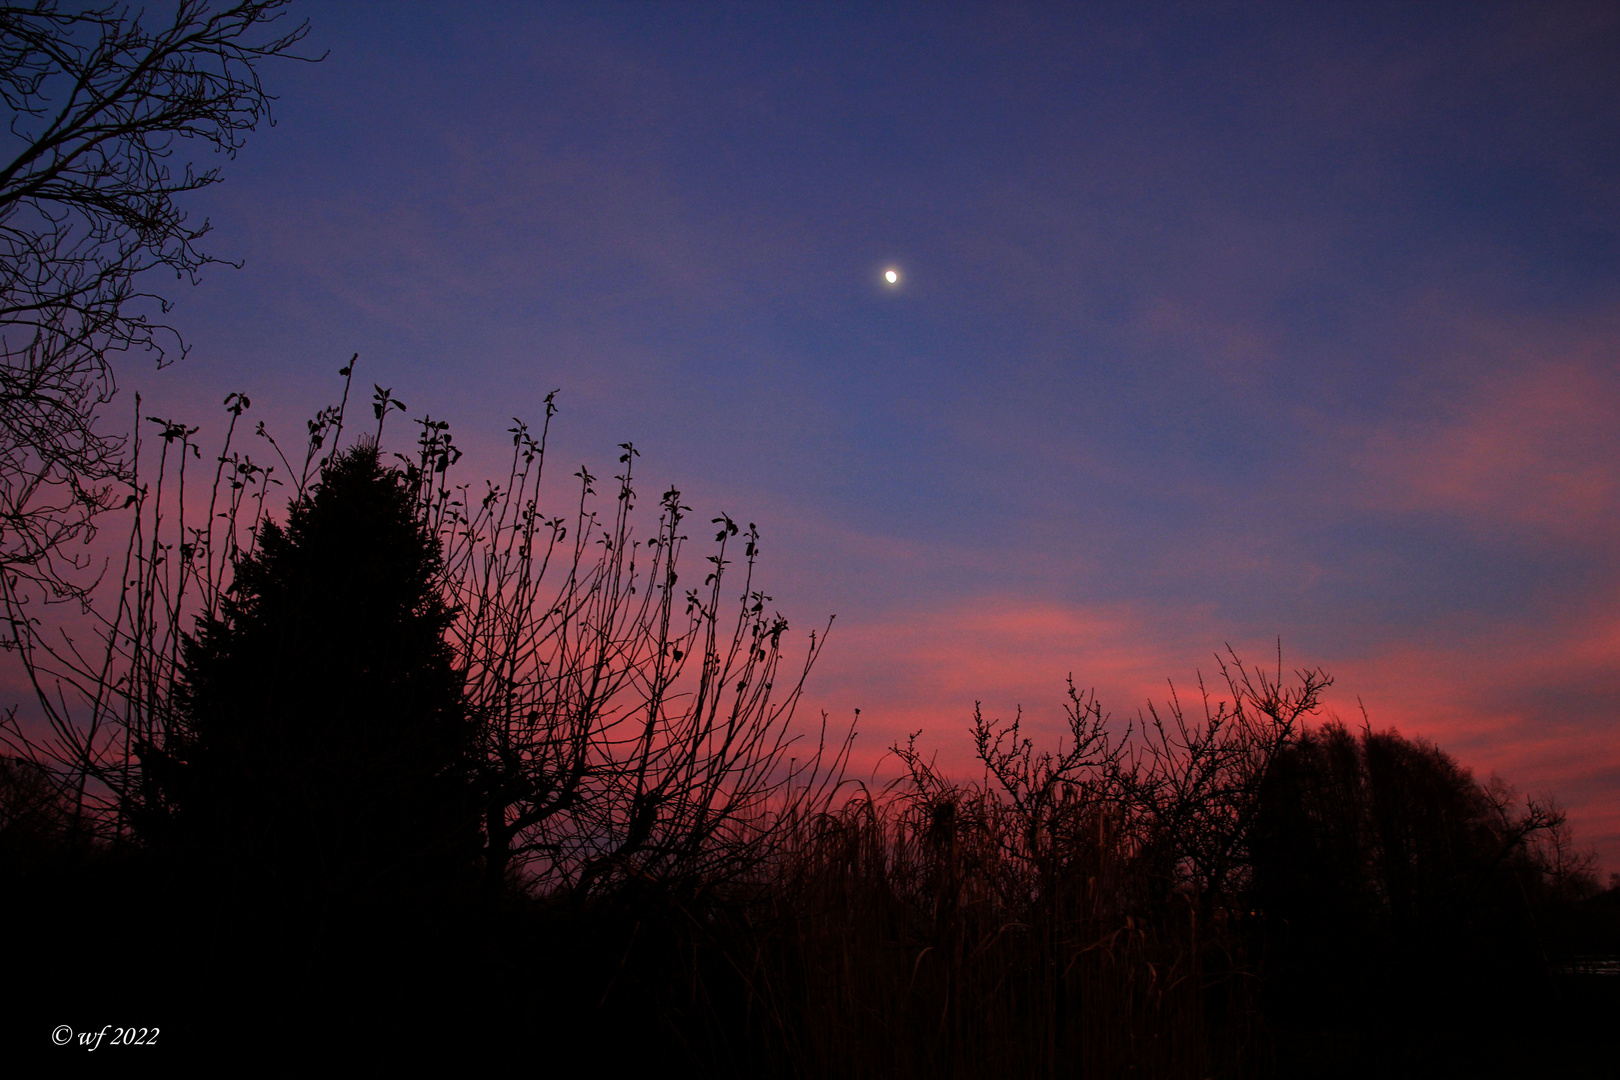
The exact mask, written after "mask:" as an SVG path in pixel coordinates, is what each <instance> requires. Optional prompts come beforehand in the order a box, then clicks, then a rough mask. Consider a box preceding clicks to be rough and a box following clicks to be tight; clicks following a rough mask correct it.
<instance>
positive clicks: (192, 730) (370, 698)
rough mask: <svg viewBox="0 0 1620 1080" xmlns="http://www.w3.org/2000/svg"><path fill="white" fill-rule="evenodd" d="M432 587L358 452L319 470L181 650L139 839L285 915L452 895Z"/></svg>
mask: <svg viewBox="0 0 1620 1080" xmlns="http://www.w3.org/2000/svg"><path fill="white" fill-rule="evenodd" d="M439 573H440V565H439V552H438V545H437V542H436V541H435V539H434V538H433V537H432V536H431V535H429V534H428V533H427V532H426V531H425V530H424V529H423V528H422V527H421V526H420V524H419V523H418V521H417V518H416V517H415V515H414V513H413V509H412V503H411V493H410V491H409V490H408V489H407V487H406V485H405V484H404V482H403V478H402V476H401V475H400V474H399V473H398V472H397V471H395V470H391V469H386V468H384V467H383V466H382V465H381V464H380V462H379V460H378V452H377V448H376V445H375V444H374V443H362V444H361V445H359V446H356V447H354V448H353V449H350V450H347V451H345V452H343V453H341V454H338V455H336V456H335V457H334V458H333V459H332V460H331V461H330V462H329V463H328V464H327V466H326V468H325V469H324V470H323V472H322V475H321V478H320V482H319V483H318V484H316V485H315V486H313V487H312V488H311V489H310V490H309V492H308V493H307V494H306V495H305V496H304V497H302V498H300V499H298V500H297V501H295V502H294V503H293V505H292V506H291V508H290V509H289V512H288V517H287V524H286V525H285V527H283V526H279V525H277V524H276V523H275V522H273V521H267V522H266V523H265V524H264V525H263V527H262V530H261V533H260V536H259V544H258V547H257V550H256V551H255V552H254V553H253V554H251V555H249V556H246V557H244V558H243V559H241V560H240V561H239V562H238V564H237V566H236V570H235V584H234V586H233V587H232V589H231V591H230V593H229V595H228V596H227V597H226V598H225V600H224V603H223V605H222V607H221V610H220V612H219V614H218V615H217V616H213V617H206V618H203V619H200V620H199V622H198V629H197V633H196V634H195V636H191V637H188V638H187V639H186V640H185V642H184V675H183V679H182V682H181V685H180V686H179V688H178V693H177V695H176V697H177V702H176V703H177V710H176V712H177V720H178V724H177V730H176V731H175V732H173V733H172V734H171V736H170V739H169V741H168V745H167V746H166V747H165V748H164V750H162V751H158V750H155V749H152V748H149V747H148V748H144V749H145V750H146V754H145V758H146V760H145V761H144V762H143V764H144V765H145V766H146V773H147V776H148V779H149V781H150V785H149V793H148V798H147V805H146V807H145V808H144V809H145V810H146V812H147V814H148V815H149V818H148V821H147V822H146V825H147V830H148V832H149V833H155V834H156V835H157V836H159V837H166V838H167V839H169V840H171V841H174V842H178V843H179V844H180V845H181V846H182V847H183V848H184V849H185V851H186V853H187V854H188V855H189V856H192V857H195V858H200V859H201V860H202V862H203V864H204V865H207V866H209V867H212V868H220V867H227V866H228V867H231V868H233V869H234V871H236V872H238V873H247V874H251V875H252V876H254V877H255V878H258V879H260V880H262V881H264V882H266V883H267V884H269V885H270V887H271V889H272V890H274V891H279V892H281V893H282V894H283V895H284V896H286V897H287V898H296V897H298V896H299V895H300V894H302V896H303V899H306V900H320V899H322V897H321V895H320V894H322V893H325V894H326V895H325V897H324V899H325V900H336V901H340V902H342V901H362V900H365V899H368V898H375V897H379V896H382V895H385V894H390V895H395V896H398V897H400V898H409V897H412V896H414V895H419V894H421V893H422V892H423V890H432V889H435V888H437V887H441V886H444V885H445V884H447V883H453V882H456V881H458V880H459V879H461V878H463V877H465V876H466V874H467V873H468V872H469V871H470V870H471V867H472V863H473V860H474V859H475V858H476V854H477V850H478V845H479V837H478V826H477V818H476V814H477V803H476V798H475V795H474V792H473V789H472V786H471V780H470V768H469V756H468V751H469V746H470V739H471V735H472V731H471V727H470V725H469V723H468V721H467V719H466V714H465V710H464V708H463V706H462V699H461V686H460V680H459V677H458V674H457V672H456V670H455V668H454V666H453V663H452V654H451V651H450V648H449V646H447V645H446V643H445V631H446V629H447V628H448V626H449V625H450V622H451V618H452V612H451V611H450V609H449V608H448V607H447V606H446V604H445V603H444V601H443V599H442V598H441V597H440V595H439V593H438V591H437V586H438V582H439Z"/></svg>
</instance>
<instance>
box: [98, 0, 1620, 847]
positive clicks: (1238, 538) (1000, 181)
mask: <svg viewBox="0 0 1620 1080" xmlns="http://www.w3.org/2000/svg"><path fill="white" fill-rule="evenodd" d="M300 14H308V16H309V17H310V18H311V20H312V23H313V35H312V38H311V43H312V45H313V47H314V49H315V50H316V51H321V50H327V49H329V50H330V56H329V58H328V59H327V60H326V61H325V62H324V63H321V64H318V65H291V64H286V65H278V66H274V67H270V68H268V69H266V71H265V72H264V75H265V79H266V83H267V85H268V86H269V87H270V88H271V90H272V91H273V92H276V93H278V94H279V95H280V98H281V100H280V102H279V104H278V109H277V119H278V121H279V123H278V126H277V127H275V128H274V129H270V128H263V129H261V130H260V131H259V132H258V133H257V134H256V135H255V136H254V137H253V138H252V140H251V141H250V143H249V146H248V148H247V150H246V151H245V152H244V154H243V155H242V156H241V157H240V158H239V159H238V160H237V161H236V162H234V163H232V164H230V165H229V166H228V168H227V174H226V175H227V181H226V183H225V184H223V185H221V186H219V187H217V188H214V189H212V190H211V191H209V192H207V193H206V197H205V198H202V199H198V200H196V201H195V202H194V203H193V204H192V205H193V206H194V207H195V208H196V213H197V214H198V215H199V216H203V215H206V216H208V217H209V218H211V219H212V221H213V224H214V229H215V231H214V234H213V236H212V238H211V241H212V248H211V250H213V251H214V252H215V253H217V254H220V255H223V256H226V257H229V258H232V259H241V260H244V261H245V266H244V268H243V269H242V270H240V271H232V270H229V269H223V270H219V269H216V270H214V271H212V272H210V273H209V274H208V275H207V277H206V279H205V281H204V283H203V284H202V285H201V286H200V287H198V288H196V289H192V290H189V291H185V292H179V293H176V294H175V295H176V296H177V297H178V299H179V301H180V303H179V305H178V308H177V311H176V313H175V318H176V320H177V325H178V326H179V327H180V328H181V329H182V330H183V331H184V332H185V333H186V334H187V335H188V337H189V338H190V340H191V342H192V345H193V352H192V354H191V356H190V357H189V358H188V359H187V360H185V361H184V362H183V363H180V364H178V365H176V366H174V367H172V368H170V369H167V370H166V371H164V372H162V373H157V374H153V373H152V372H150V371H149V370H147V369H144V368H135V367H133V366H132V367H129V368H126V370H125V373H124V380H123V382H124V385H125V387H126V390H128V389H139V390H140V391H141V392H142V393H143V394H145V395H146V398H147V401H148V402H149V403H150V405H151V409H150V410H149V411H164V410H166V411H167V412H168V413H169V414H172V415H176V416H179V415H184V416H186V417H188V418H189V419H191V420H192V422H194V423H195V422H203V423H205V425H213V426H216V427H217V426H218V425H217V423H216V420H215V418H216V417H217V416H218V415H219V413H218V411H217V406H218V402H219V399H220V398H222V397H223V396H224V394H225V393H227V392H229V391H233V390H242V391H245V392H246V393H248V394H249V395H250V396H251V397H252V398H253V399H254V405H255V407H254V412H255V413H256V414H258V415H259V416H260V418H263V419H266V420H267V421H268V422H269V424H270V426H271V427H272V428H277V427H279V428H280V429H281V430H283V431H287V432H290V433H294V434H296V432H297V431H298V430H299V429H300V428H301V420H302V418H303V417H305V416H307V415H308V414H310V413H312V412H313V411H314V410H315V409H316V408H317V407H319V406H320V405H323V404H325V403H327V401H328V400H329V399H330V398H331V396H332V394H333V391H334V389H335V386H336V379H335V376H334V374H333V373H334V372H335V370H336V369H337V367H339V366H340V365H341V364H342V363H343V362H345V361H346V360H347V359H348V357H349V355H350V354H351V353H353V352H359V353H360V355H361V364H362V366H361V368H360V370H359V377H360V379H361V380H362V381H363V382H364V383H366V384H367V385H368V386H369V384H370V383H371V382H379V383H382V384H383V385H385V386H392V387H393V388H394V390H395V393H396V395H397V396H398V397H400V398H401V399H403V400H404V401H405V402H407V403H408V405H409V406H410V407H411V415H413V416H419V415H420V414H421V413H422V412H424V411H427V412H431V413H433V414H434V415H435V416H443V417H445V418H447V419H449V420H451V421H452V422H453V424H454V426H455V428H456V430H457V431H458V432H459V434H460V438H461V440H462V441H463V442H464V443H466V444H467V445H468V446H469V447H471V448H472V450H473V453H472V455H471V457H472V462H471V464H473V465H474V466H475V469H474V470H473V471H475V472H479V473H480V474H484V473H487V474H489V475H493V474H494V472H495V469H496V466H497V464H498V461H497V459H498V457H499V455H500V454H501V451H502V446H503V444H504V442H505V435H504V432H505V429H506V427H507V426H508V425H509V423H510V419H509V418H510V417H512V416H514V415H520V416H525V417H529V418H535V419H538V417H539V416H540V414H541V400H542V398H543V396H544V395H545V394H546V393H547V392H548V391H550V390H552V389H560V390H561V393H560V395H559V401H560V403H561V406H562V413H561V414H560V416H559V417H558V419H557V421H556V422H555V423H554V428H553V432H554V447H555V448H556V450H557V452H558V454H559V463H566V464H567V465H568V469H569V470H571V469H572V468H573V466H574V464H575V463H577V462H586V463H589V464H590V465H591V467H592V469H593V470H594V471H596V472H597V473H599V474H603V475H606V474H609V473H610V472H611V471H612V466H613V460H614V455H615V453H616V451H615V445H616V444H617V443H619V442H622V441H625V440H633V441H634V442H635V443H636V444H637V445H638V447H639V448H640V449H641V451H642V453H643V458H642V461H641V470H642V475H643V476H644V478H645V480H646V489H647V490H648V491H649V492H651V491H652V490H653V489H655V488H656V489H658V490H662V488H663V487H666V486H668V485H669V484H670V483H674V484H677V485H678V486H680V487H681V488H682V490H683V491H685V492H686V493H687V494H688V500H687V501H688V502H690V503H692V505H693V506H694V507H695V508H696V509H697V511H698V515H697V516H699V517H701V518H702V519H703V520H704V521H707V519H708V518H709V517H712V516H714V513H717V512H719V511H721V510H725V511H728V512H730V513H731V514H732V515H733V516H736V517H738V518H740V519H741V520H744V521H750V520H751V521H757V522H758V523H759V525H760V528H761V530H762V531H763V533H764V534H765V554H766V561H765V566H764V573H765V576H766V578H767V581H768V585H769V591H770V592H771V593H772V594H773V595H774V596H775V598H776V603H777V606H778V607H780V608H781V610H782V611H783V612H784V613H785V614H786V615H787V616H788V617H789V618H790V620H792V622H793V625H794V627H795V629H796V630H799V631H803V630H808V629H810V628H811V627H813V626H815V625H817V624H819V623H821V622H823V621H824V620H825V618H826V617H827V616H828V615H830V614H834V613H836V615H837V622H836V624H835V628H834V631H833V635H832V639H831V643H830V644H829V646H828V648H827V651H826V652H825V653H824V655H823V661H822V664H821V665H820V666H819V667H818V668H817V670H816V673H815V675H814V677H813V680H812V683H811V687H810V696H809V699H808V703H807V705H808V708H807V713H806V715H807V716H809V717H813V716H814V715H815V711H816V710H818V709H821V708H825V709H827V710H829V711H830V712H831V713H833V714H834V715H835V716H847V715H848V714H849V713H850V711H851V710H852V709H853V708H855V707H857V706H858V707H860V708H861V710H862V723H861V730H862V735H861V739H860V745H861V746H862V748H863V750H862V754H861V761H862V762H863V763H864V765H865V766H869V765H870V763H871V762H872V761H874V760H875V758H876V756H877V754H878V753H879V752H880V751H881V749H882V748H883V746H884V745H886V744H887V743H888V742H890V741H892V740H893V739H895V738H899V737H903V736H904V734H905V733H906V732H908V731H911V730H915V729H917V728H924V729H926V734H925V736H924V739H925V741H927V742H930V743H932V744H933V745H936V746H938V747H940V748H941V759H942V761H951V762H960V763H965V761H966V752H967V743H966V740H965V739H964V738H963V736H962V731H963V727H964V723H965V720H966V717H967V716H968V715H969V714H970V713H971V710H972V708H973V704H974V702H975V700H982V701H983V702H984V707H985V709H986V711H987V712H988V713H991V714H999V715H1008V714H1011V713H1012V712H1013V710H1014V709H1015V708H1016V707H1017V706H1019V705H1022V706H1023V708H1024V709H1025V711H1026V714H1028V716H1029V719H1030V721H1031V722H1033V723H1034V725H1035V727H1036V729H1037V730H1038V731H1046V732H1052V733H1055V732H1056V730H1057V729H1058V727H1059V722H1060V720H1061V713H1060V711H1059V703H1060V701H1061V700H1062V694H1063V688H1064V678H1065V676H1066V675H1068V674H1069V673H1070V672H1073V674H1074V677H1075V679H1076V681H1077V682H1078V683H1080V684H1081V685H1083V686H1089V685H1095V686H1096V687H1097V688H1098V690H1099V691H1100V693H1101V696H1102V698H1103V701H1104V704H1105V705H1106V706H1107V707H1108V708H1109V709H1110V711H1112V712H1113V713H1114V714H1115V715H1116V716H1119V717H1125V716H1130V715H1133V714H1134V713H1135V711H1136V710H1137V708H1138V707H1139V706H1140V705H1141V704H1142V703H1143V702H1144V701H1145V700H1146V699H1147V698H1148V697H1150V696H1151V697H1153V698H1155V699H1162V698H1163V697H1164V695H1165V693H1166V692H1167V686H1166V679H1173V680H1174V681H1175V683H1176V685H1177V687H1178V688H1179V689H1183V690H1185V689H1186V688H1189V687H1191V686H1193V685H1195V680H1196V672H1197V671H1198V670H1200V669H1201V670H1203V671H1204V672H1205V674H1206V675H1210V674H1212V669H1213V667H1214V665H1213V654H1214V653H1215V652H1216V651H1217V650H1219V649H1221V648H1222V647H1223V645H1224V644H1225V643H1230V644H1231V645H1232V646H1233V647H1234V648H1236V649H1237V650H1238V652H1239V654H1240V655H1242V656H1244V657H1246V658H1249V659H1252V660H1265V659H1268V658H1270V659H1271V660H1272V662H1274V654H1275V649H1276V642H1277V639H1279V638H1280V639H1281V641H1282V647H1283V652H1284V663H1285V665H1286V666H1288V667H1299V666H1315V665H1321V666H1323V667H1325V668H1327V669H1328V670H1329V671H1330V672H1332V673H1333V674H1334V675H1335V676H1336V678H1337V684H1336V686H1335V687H1334V690H1333V693H1332V703H1333V707H1334V709H1335V710H1336V711H1338V712H1339V713H1340V715H1342V716H1344V717H1345V718H1346V719H1354V720H1355V721H1356V722H1359V711H1358V706H1357V699H1358V698H1360V699H1361V701H1362V702H1363V703H1364V704H1365V707H1366V709H1367V711H1368V714H1369V715H1370V717H1371V720H1372V723H1373V724H1374V725H1375V726H1377V727H1385V726H1395V727H1398V728H1399V729H1400V730H1401V731H1402V732H1404V733H1406V734H1408V735H1422V736H1426V737H1428V738H1431V739H1433V740H1435V741H1436V742H1438V743H1439V744H1440V745H1441V746H1442V747H1444V748H1445V749H1447V750H1449V751H1451V752H1453V753H1454V754H1456V755H1457V756H1458V757H1459V758H1460V759H1462V760H1463V761H1464V762H1465V763H1467V764H1469V765H1471V766H1472V767H1474V769H1475V770H1476V772H1477V773H1478V774H1479V775H1480V776H1481V777H1483V776H1485V775H1487V774H1489V773H1490V772H1492V771H1497V772H1500V773H1501V774H1503V775H1504V776H1507V777H1508V778H1510V779H1512V780H1513V781H1515V782H1516V783H1517V784H1518V785H1519V786H1520V787H1521V788H1522V789H1524V790H1527V791H1529V792H1531V793H1555V794H1556V795H1557V796H1558V797H1559V798H1560V799H1561V800H1562V801H1563V802H1564V803H1565V805H1566V806H1567V807H1568V808H1569V810H1570V811H1571V816H1572V819H1573V820H1574V822H1575V825H1576V830H1577V839H1578V840H1579V841H1580V842H1581V843H1583V844H1590V845H1596V846H1597V847H1598V848H1599V850H1600V852H1601V854H1602V858H1603V862H1604V864H1605V865H1606V867H1607V868H1608V869H1616V868H1620V797H1617V792H1620V543H1617V541H1620V427H1617V425H1616V424H1615V420H1614V418H1615V417H1616V415H1617V413H1620V65H1617V64H1616V63H1615V62H1614V58H1615V57H1616V56H1617V55H1620V10H1617V9H1615V8H1614V7H1613V6H1611V5H1591V6H1573V7H1559V6H1556V5H1552V4H1534V5H1513V6H1493V5H1485V4H1477V3H1469V4H1462V5H1456V6H1449V5H1443V4H1426V5H1421V6H1415V5H1408V4H1398V5H1389V6H1379V5H1374V4H1370V3H1355V4H1343V5H1337V6H1334V5H1322V4H1312V5H1299V4H1290V5H1278V6H1250V5H1225V4H1198V5H1169V4H1166V5H1157V6H1155V5H1145V4H1130V5H1119V6H1105V5H1095V6H1085V7H1079V6H1076V5H1064V6H1061V7H1059V6H1056V5H1054V6H1050V7H1047V6H1026V5H986V6H952V7H949V8H945V7H942V6H940V5H916V6H903V5H883V6H876V5H858V6H856V5H851V6H841V5H833V4H824V3H817V4H805V5H802V6H798V7H795V6H790V5H759V4H737V5H716V4H583V3H581V4H573V5H556V6H553V5H529V4H523V5H518V4H493V3H490V4H460V5H454V6H449V5H444V4H420V5H411V4H388V5H383V4H376V5H363V4H342V5H338V4H331V5H310V6H309V7H308V8H307V9H306V10H305V11H304V12H301V13H300ZM891 266H892V267H896V268H898V270H899V271H900V273H901V274H902V279H901V283H900V286H899V287H898V288H895V289H888V288H885V287H884V285H883V283H882V280H881V274H882V271H883V270H884V269H885V268H888V267H891ZM208 430H210V428H209V427H206V426H205V433H206V432H207V431H208ZM407 436H408V433H407V431H406V429H405V426H404V425H401V426H400V428H399V429H397V430H396V437H398V438H402V439H403V438H405V437H407ZM559 471H563V470H559ZM652 502H653V500H651V499H648V500H646V503H645V505H647V506H648V507H649V508H650V507H651V504H652Z"/></svg>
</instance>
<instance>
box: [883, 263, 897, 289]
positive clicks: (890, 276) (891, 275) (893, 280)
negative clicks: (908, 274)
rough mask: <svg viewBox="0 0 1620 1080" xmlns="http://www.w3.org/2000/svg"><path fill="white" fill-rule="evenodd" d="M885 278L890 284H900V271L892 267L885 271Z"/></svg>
mask: <svg viewBox="0 0 1620 1080" xmlns="http://www.w3.org/2000/svg"><path fill="white" fill-rule="evenodd" d="M883 280H884V281H887V282H888V283H889V284H890V285H898V284H900V271H898V270H895V269H893V268H892V267H891V268H890V269H888V270H885V271H883Z"/></svg>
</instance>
